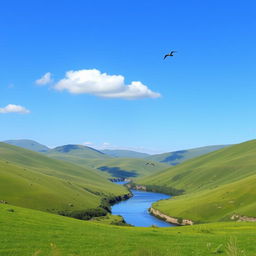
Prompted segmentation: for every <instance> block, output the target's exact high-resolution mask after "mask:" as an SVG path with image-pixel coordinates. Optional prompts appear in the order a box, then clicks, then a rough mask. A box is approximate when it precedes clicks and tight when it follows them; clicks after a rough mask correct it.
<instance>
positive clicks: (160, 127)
mask: <svg viewBox="0 0 256 256" xmlns="http://www.w3.org/2000/svg"><path fill="white" fill-rule="evenodd" d="M255 12H256V2H255V1H228V0H227V1H219V0H217V1H202V0H201V1H196V0H195V1H161V0H160V1H150V0H149V1H134V0H130V1H99V0H98V1H97V0H96V1H86V0H84V1H79V0H72V1H64V0H62V1H58V0H55V1H48V0H45V1H40V0H39V1H26V0H24V1H18V0H16V1H12V0H10V1H5V2H3V3H1V9H0V33H1V40H0V70H1V76H0V140H6V139H21V138H29V139H34V140H37V141H39V142H41V143H43V144H46V145H49V146H56V145H63V144H68V143H77V144H82V143H86V142H89V143H88V145H91V146H96V147H99V148H100V147H110V148H114V147H120V148H130V149H136V150H140V151H147V152H164V151H172V150H178V149H185V148H193V147H198V146H205V145H213V144H230V143H238V142H242V141H245V140H250V139H254V138H255V134H256V118H255V109H256V100H255V96H256V76H255V74H256V73H255V71H256V62H255V59H256V47H255V45H256V18H255ZM170 50H177V51H178V52H177V53H176V55H175V56H174V57H170V58H167V59H166V60H164V61H163V55H164V54H165V53H167V52H169V51H170ZM93 69H96V70H98V77H96V78H95V77H94V78H93V79H94V80H95V79H96V80H97V82H96V83H94V82H95V81H96V80H95V81H94V80H93V81H94V82H93V83H91V84H90V81H89V82H87V83H84V84H82V85H81V86H82V87H81V88H80V89H79V90H78V91H79V92H76V93H74V91H73V92H72V90H74V89H75V88H77V87H76V85H77V84H76V80H74V79H73V78H72V79H71V78H69V79H67V78H66V80H63V79H65V77H66V72H68V71H73V73H72V74H77V75H78V76H79V79H80V78H84V76H86V74H85V73H83V72H81V71H84V70H87V71H88V70H89V72H91V70H93ZM47 72H50V73H51V77H50V78H51V79H49V80H51V81H49V83H46V84H44V85H42V84H41V85H38V84H36V82H35V81H36V80H38V79H40V78H42V76H43V75H44V74H46V73H47ZM104 73H106V74H107V75H106V76H107V78H106V77H104V75H103V74H104ZM113 75H121V76H122V77H123V79H124V81H123V83H122V82H120V81H119V82H117V87H116V88H115V89H114V93H113V91H112V92H109V88H110V87H111V86H112V84H111V82H109V81H112V80H111V79H113V84H115V83H116V80H115V79H116V77H113ZM80 76H81V77H80ZM119 78H120V77H119ZM102 79H103V80H102ZM106 79H110V80H108V81H106ZM61 81H62V82H61ZM133 81H139V82H140V85H139V86H138V87H139V89H141V88H142V87H143V86H144V87H143V88H144V89H145V88H146V89H147V90H150V92H149V91H142V92H141V91H140V90H135V91H131V86H130V85H131V84H132V82H133ZM60 84H61V89H60V86H59V87H58V85H60ZM88 86H89V87H90V90H88V88H89V87H88ZM108 86H109V87H108ZM145 86H146V87H145ZM57 88H59V89H57ZM143 88H142V89H143ZM102 90H105V93H102ZM120 91H121V94H120ZM129 93H130V94H129ZM156 93H159V94H161V97H158V96H159V95H158V96H157V94H156ZM128 94H129V95H132V96H133V98H129V97H128V99H127V95H128ZM106 95H107V96H106ZM125 95H126V96H125ZM9 104H13V105H15V106H14V107H10V106H9V107H8V105H9ZM17 106H20V107H19V109H17ZM21 107H24V108H25V109H26V110H28V111H29V112H30V113H19V112H25V109H21ZM11 111H14V112H17V113H14V112H12V113H9V112H11ZM90 143H92V144H90Z"/></svg>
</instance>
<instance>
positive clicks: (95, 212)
mask: <svg viewBox="0 0 256 256" xmlns="http://www.w3.org/2000/svg"><path fill="white" fill-rule="evenodd" d="M58 213H59V214H60V215H62V216H67V217H72V218H75V219H79V220H90V219H91V218H93V217H99V216H106V215H107V213H108V212H107V211H106V210H105V209H102V208H101V207H97V208H95V209H86V210H77V211H59V212H58Z"/></svg>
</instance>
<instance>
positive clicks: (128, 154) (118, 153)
mask: <svg viewBox="0 0 256 256" xmlns="http://www.w3.org/2000/svg"><path fill="white" fill-rule="evenodd" d="M101 152H103V153H105V154H106V155H109V156H112V157H121V158H146V157H148V156H149V154H146V153H141V152H137V151H132V150H122V149H104V150H101Z"/></svg>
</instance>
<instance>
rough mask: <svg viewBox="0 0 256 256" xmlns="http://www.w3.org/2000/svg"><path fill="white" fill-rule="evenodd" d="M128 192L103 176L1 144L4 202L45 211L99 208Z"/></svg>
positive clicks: (0, 191) (1, 194) (0, 182)
mask: <svg viewBox="0 0 256 256" xmlns="http://www.w3.org/2000/svg"><path fill="white" fill-rule="evenodd" d="M126 193H128V191H127V190H126V189H125V188H124V187H122V186H119V185H116V184H114V183H112V182H110V181H108V180H107V179H106V178H105V177H103V176H102V175H100V173H99V172H97V171H95V170H92V169H87V168H83V167H81V166H78V165H74V164H70V163H68V162H64V161H59V160H55V159H52V158H49V157H46V156H44V155H42V154H40V153H36V152H33V151H30V150H26V149H23V148H19V147H16V146H11V145H8V144H5V143H0V200H5V201H7V202H8V203H10V204H13V205H18V206H22V207H28V208H33V209H39V210H43V211H51V212H58V211H61V210H67V211H74V210H84V209H88V208H95V207H98V206H99V205H100V203H101V200H102V198H103V197H110V196H119V195H123V194H126Z"/></svg>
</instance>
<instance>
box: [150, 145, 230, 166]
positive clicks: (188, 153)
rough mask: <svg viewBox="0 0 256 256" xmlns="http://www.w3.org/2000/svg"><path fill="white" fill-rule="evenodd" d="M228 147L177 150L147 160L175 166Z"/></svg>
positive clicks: (216, 146)
mask: <svg viewBox="0 0 256 256" xmlns="http://www.w3.org/2000/svg"><path fill="white" fill-rule="evenodd" d="M227 146H228V145H215V146H207V147H200V148H194V149H187V150H179V151H174V152H169V153H163V154H157V155H152V156H149V157H147V159H150V160H153V161H158V162H160V163H166V164H169V165H177V164H180V163H183V162H185V161H187V160H189V159H192V158H195V157H198V156H201V155H205V154H208V153H210V152H213V151H216V150H219V149H221V148H224V147H227Z"/></svg>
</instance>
